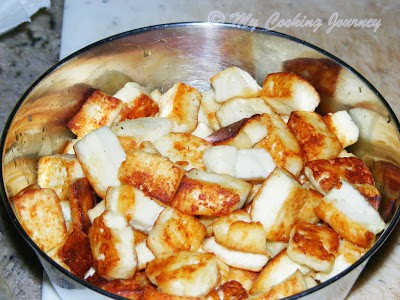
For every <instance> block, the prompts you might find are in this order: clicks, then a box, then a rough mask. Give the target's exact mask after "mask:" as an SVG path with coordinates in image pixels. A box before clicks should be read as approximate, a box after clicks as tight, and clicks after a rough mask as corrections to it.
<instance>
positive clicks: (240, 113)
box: [216, 98, 272, 127]
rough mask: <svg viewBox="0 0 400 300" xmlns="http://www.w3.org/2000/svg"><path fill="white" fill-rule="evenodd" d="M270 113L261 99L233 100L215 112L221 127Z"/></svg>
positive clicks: (270, 110)
mask: <svg viewBox="0 0 400 300" xmlns="http://www.w3.org/2000/svg"><path fill="white" fill-rule="evenodd" d="M264 113H272V109H271V108H270V107H269V106H268V105H267V103H265V101H264V100H263V99H261V98H233V99H231V100H229V101H228V102H225V103H224V104H222V105H221V107H220V108H219V110H218V111H217V112H216V115H217V118H218V121H219V123H220V124H221V126H222V127H225V126H228V125H230V124H232V123H235V122H237V121H239V120H241V119H244V118H250V117H251V116H253V115H257V114H264Z"/></svg>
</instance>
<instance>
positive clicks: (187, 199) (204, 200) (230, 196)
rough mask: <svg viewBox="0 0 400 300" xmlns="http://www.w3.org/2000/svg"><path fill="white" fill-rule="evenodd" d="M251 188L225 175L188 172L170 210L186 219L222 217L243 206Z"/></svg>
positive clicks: (248, 184) (199, 171) (241, 181)
mask: <svg viewBox="0 0 400 300" xmlns="http://www.w3.org/2000/svg"><path fill="white" fill-rule="evenodd" d="M250 191H251V184H250V183H247V182H246V181H244V180H241V179H237V178H235V177H232V176H229V175H222V174H216V173H211V172H206V171H202V170H197V169H192V170H190V171H189V172H187V173H186V175H185V176H184V177H183V179H182V181H181V183H180V185H179V187H178V190H177V192H176V195H175V197H174V199H173V200H172V203H171V206H172V207H174V208H176V209H178V210H179V211H181V212H183V213H186V214H188V215H203V216H222V215H227V214H229V213H230V212H232V211H234V210H236V209H239V208H241V207H242V206H243V204H244V202H245V201H246V199H247V196H248V195H249V193H250Z"/></svg>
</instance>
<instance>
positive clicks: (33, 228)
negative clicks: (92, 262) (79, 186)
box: [12, 185, 67, 252]
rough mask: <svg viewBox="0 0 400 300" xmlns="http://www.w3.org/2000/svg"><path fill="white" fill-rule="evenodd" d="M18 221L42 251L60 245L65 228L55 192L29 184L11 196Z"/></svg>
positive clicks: (65, 231) (65, 232)
mask: <svg viewBox="0 0 400 300" xmlns="http://www.w3.org/2000/svg"><path fill="white" fill-rule="evenodd" d="M12 202H13V204H14V207H15V212H16V215H17V217H18V220H19V222H20V223H21V225H22V227H23V228H24V229H25V231H26V233H27V234H28V235H29V237H30V238H31V239H32V240H33V241H34V242H35V243H36V244H37V245H38V246H39V248H40V249H42V250H43V251H46V252H47V251H49V250H51V249H53V248H55V247H57V246H58V245H60V244H61V243H62V242H63V240H64V238H65V236H66V234H67V228H66V225H65V221H64V216H63V212H62V208H61V204H60V199H59V198H58V196H57V194H56V192H54V190H52V189H44V188H40V187H39V186H37V185H30V186H28V187H26V188H25V189H23V190H22V191H20V192H19V193H18V194H16V195H15V196H14V197H13V198H12Z"/></svg>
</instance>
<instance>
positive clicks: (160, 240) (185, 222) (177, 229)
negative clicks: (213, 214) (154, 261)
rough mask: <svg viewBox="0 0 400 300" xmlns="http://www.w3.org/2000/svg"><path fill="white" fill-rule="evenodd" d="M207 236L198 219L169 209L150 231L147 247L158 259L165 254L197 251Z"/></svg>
mask: <svg viewBox="0 0 400 300" xmlns="http://www.w3.org/2000/svg"><path fill="white" fill-rule="evenodd" d="M206 234H207V231H206V229H205V227H204V225H203V224H202V223H201V222H200V221H199V220H198V219H197V218H195V217H193V216H189V215H185V214H183V213H181V212H179V211H177V210H176V209H173V208H170V207H167V208H165V209H164V210H163V211H162V212H161V213H160V215H159V216H158V218H157V221H156V222H155V224H154V227H153V229H152V230H151V231H150V233H149V235H148V237H147V245H148V247H149V248H150V250H151V251H152V252H153V253H154V255H155V256H156V257H159V256H160V255H161V254H162V253H165V252H179V251H196V250H198V249H199V248H200V245H201V242H202V241H203V239H204V237H205V236H206Z"/></svg>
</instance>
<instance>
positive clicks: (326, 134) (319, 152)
mask: <svg viewBox="0 0 400 300" xmlns="http://www.w3.org/2000/svg"><path fill="white" fill-rule="evenodd" d="M287 126H288V127H289V129H290V131H291V132H292V133H293V135H294V137H295V138H296V140H297V141H298V142H299V144H300V147H301V148H302V149H303V153H304V158H305V160H306V161H310V160H315V159H321V158H324V159H330V158H335V157H337V156H338V154H339V153H340V151H341V150H342V148H343V147H342V144H341V143H340V142H339V140H338V138H337V137H336V135H335V134H334V133H333V132H332V131H330V129H329V128H328V126H327V125H326V124H325V122H324V121H323V119H322V117H321V116H320V115H319V114H317V113H315V112H307V111H294V112H292V113H291V114H290V117H289V121H288V124H287Z"/></svg>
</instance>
